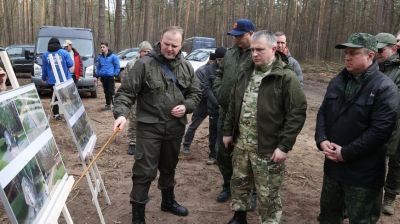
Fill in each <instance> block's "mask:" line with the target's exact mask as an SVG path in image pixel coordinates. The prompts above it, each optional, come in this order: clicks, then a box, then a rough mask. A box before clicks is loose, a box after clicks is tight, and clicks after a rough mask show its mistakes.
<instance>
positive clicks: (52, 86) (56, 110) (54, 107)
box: [48, 84, 60, 115]
mask: <svg viewBox="0 0 400 224" xmlns="http://www.w3.org/2000/svg"><path fill="white" fill-rule="evenodd" d="M48 86H49V87H50V90H51V92H50V95H51V97H53V93H54V85H50V84H49V85H48ZM56 101H57V97H55V98H54V102H56ZM51 111H53V115H59V114H60V111H59V109H58V104H54V105H53V107H52V108H51Z"/></svg>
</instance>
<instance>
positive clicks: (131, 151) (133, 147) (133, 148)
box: [128, 144, 136, 155]
mask: <svg viewBox="0 0 400 224" xmlns="http://www.w3.org/2000/svg"><path fill="white" fill-rule="evenodd" d="M135 151H136V145H134V144H129V146H128V154H129V155H134V154H135Z"/></svg>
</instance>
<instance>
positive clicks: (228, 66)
mask: <svg viewBox="0 0 400 224" xmlns="http://www.w3.org/2000/svg"><path fill="white" fill-rule="evenodd" d="M251 63H252V59H251V50H250V49H247V50H244V52H242V50H241V49H240V48H239V47H237V46H234V47H232V48H230V49H228V51H227V52H226V54H225V57H224V60H223V62H222V63H221V64H220V65H219V68H218V69H217V72H216V78H215V80H214V84H213V91H214V93H215V95H216V97H217V99H218V103H219V104H220V105H221V107H222V109H224V110H225V111H226V110H227V109H228V106H229V95H230V92H231V90H232V86H233V85H234V84H235V81H236V79H237V77H238V74H239V70H240V68H241V67H243V66H246V65H249V64H251Z"/></svg>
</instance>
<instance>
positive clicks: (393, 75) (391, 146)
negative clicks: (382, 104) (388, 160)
mask: <svg viewBox="0 0 400 224" xmlns="http://www.w3.org/2000/svg"><path fill="white" fill-rule="evenodd" d="M379 70H380V71H381V72H383V73H385V75H387V76H388V77H389V78H390V79H392V80H393V82H394V83H395V84H396V86H397V90H398V91H399V93H400V58H399V54H394V55H392V56H391V57H390V58H389V60H387V61H384V62H382V63H380V64H379ZM399 144H400V108H399V109H398V112H397V122H396V127H395V129H394V130H393V132H392V136H391V137H390V139H389V141H388V142H387V143H386V144H385V147H386V150H387V154H388V155H394V154H395V153H396V151H397V150H398V148H399Z"/></svg>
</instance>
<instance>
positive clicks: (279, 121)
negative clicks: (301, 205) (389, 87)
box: [223, 53, 307, 154]
mask: <svg viewBox="0 0 400 224" xmlns="http://www.w3.org/2000/svg"><path fill="white" fill-rule="evenodd" d="M275 57H276V60H275V61H274V62H273V64H272V69H271V72H270V73H269V74H268V75H266V76H265V77H264V78H263V79H262V81H261V85H260V87H259V91H258V99H257V118H256V119H257V131H258V153H259V154H268V153H272V152H273V151H274V150H275V149H276V148H279V149H280V150H282V151H284V152H288V151H290V150H291V149H292V147H293V145H294V143H295V141H296V137H297V135H298V134H299V133H300V131H301V129H302V127H303V125H304V122H305V119H306V109H307V101H306V97H305V95H304V93H303V90H302V88H301V85H300V83H299V81H298V80H297V78H296V74H295V73H294V71H293V70H292V69H291V67H290V66H288V65H287V64H286V63H285V62H283V61H282V57H283V56H282V55H281V54H280V53H275ZM253 70H254V64H251V65H249V66H247V67H244V68H243V69H242V70H241V71H240V72H239V76H238V79H237V80H236V82H235V84H234V86H233V89H232V92H231V97H230V103H229V108H228V111H227V114H226V119H225V121H224V129H223V135H224V136H233V137H234V142H236V141H237V137H238V136H239V118H240V112H241V107H242V103H243V97H244V93H245V91H246V89H247V86H248V84H249V80H250V76H251V74H252V73H253Z"/></svg>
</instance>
